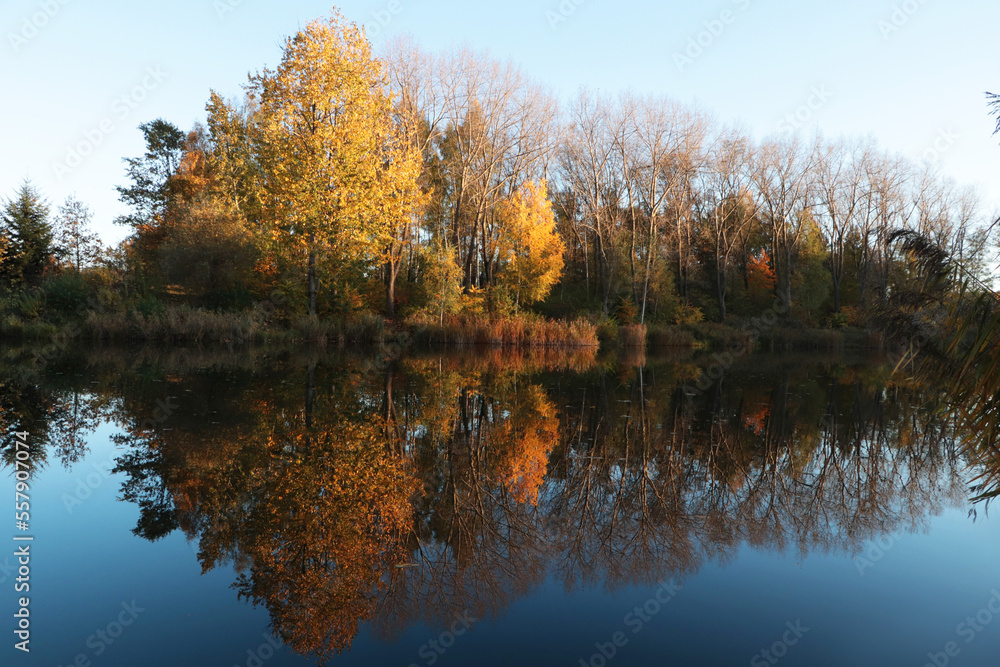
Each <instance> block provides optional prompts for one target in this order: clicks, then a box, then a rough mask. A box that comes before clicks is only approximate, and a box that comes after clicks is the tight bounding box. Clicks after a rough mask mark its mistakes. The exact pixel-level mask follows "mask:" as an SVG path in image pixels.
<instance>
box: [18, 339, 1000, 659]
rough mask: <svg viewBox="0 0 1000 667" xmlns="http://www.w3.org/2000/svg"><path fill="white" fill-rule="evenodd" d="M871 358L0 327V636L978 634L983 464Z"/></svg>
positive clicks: (176, 644)
mask: <svg viewBox="0 0 1000 667" xmlns="http://www.w3.org/2000/svg"><path fill="white" fill-rule="evenodd" d="M50 356H52V355H50ZM893 366H894V362H893V360H891V359H887V358H885V357H883V356H879V355H868V354H862V353H851V352H842V353H811V354H805V353H797V354H760V355H752V356H747V357H743V358H729V357H718V356H713V355H711V354H705V355H701V356H692V355H690V354H680V353H677V354H673V355H662V356H661V355H657V356H654V355H650V356H648V357H646V356H644V355H642V354H633V355H625V356H623V357H618V356H614V355H610V356H608V355H604V356H596V355H595V354H593V353H592V352H587V351H581V352H574V353H570V354H560V353H556V352H536V353H531V354H527V353H513V352H504V353H502V352H499V351H479V352H477V351H472V350H467V351H464V352H456V351H451V352H427V351H425V352H407V353H405V354H404V353H401V352H400V351H399V350H379V351H370V352H367V353H364V354H357V355H350V354H346V353H340V352H325V351H287V350H286V351H261V350H244V351H231V350H219V351H204V350H187V351H185V350H175V351H164V350H131V351H125V350H118V349H102V348H83V349H69V350H66V351H65V352H64V353H62V354H60V355H58V356H55V357H53V358H51V359H50V358H48V357H46V356H38V355H37V354H36V353H35V352H32V351H31V350H15V349H8V350H6V351H5V353H4V358H3V360H2V361H0V379H2V386H0V423H2V424H3V427H4V434H3V438H4V440H3V460H4V466H5V474H4V475H3V481H2V483H0V486H2V493H0V497H2V498H5V499H6V500H5V501H4V502H5V503H11V505H13V501H14V496H15V482H16V475H17V470H18V458H19V457H20V459H21V461H22V463H21V469H24V470H27V471H28V476H29V481H28V484H29V487H30V488H29V490H28V491H27V495H28V496H29V497H30V526H29V527H28V529H27V530H24V531H20V530H18V529H17V528H16V526H15V521H14V516H13V514H14V508H13V507H11V506H8V509H5V510H4V512H3V516H6V517H7V519H6V526H5V528H4V530H3V531H2V533H3V535H5V536H4V537H3V539H4V540H5V541H6V542H7V543H8V547H7V548H5V549H4V550H3V552H2V553H3V555H0V590H2V591H3V595H2V596H0V605H2V608H3V612H4V614H5V618H7V619H8V620H7V621H6V622H5V623H6V626H7V627H8V631H7V632H6V633H5V636H6V637H7V642H6V645H5V646H4V647H3V649H2V655H3V656H4V658H3V664H5V665H20V664H28V665H60V666H68V665H80V666H83V667H86V666H87V665H111V666H119V665H120V666H131V665H144V666H152V667H156V666H160V665H162V666H165V667H166V666H169V667H176V666H177V665H192V666H200V665H208V666H214V665H218V666H220V667H231V666H246V667H254V666H256V667H261V666H262V665H267V666H268V667H271V666H274V667H277V666H279V665H310V664H317V663H319V664H330V665H345V666H349V665H399V666H400V667H412V666H414V665H416V666H422V665H428V666H429V665H438V666H449V665H477V666H480V665H481V666H492V665H497V666H499V665H504V666H507V665H566V666H567V667H572V666H579V665H583V666H584V667H586V666H588V665H590V666H592V667H604V666H605V665H614V666H616V667H617V666H619V665H620V666H626V665H678V666H690V665H752V666H758V665H774V664H779V663H780V664H782V665H788V666H793V665H810V666H817V665H837V666H843V665H852V666H862V665H873V666H876V665H877V666H886V665H914V666H915V667H920V666H921V665H935V666H937V667H941V666H943V665H946V664H948V665H968V666H978V665H996V664H998V663H997V661H998V657H997V656H1000V566H998V563H1000V561H998V558H997V554H998V553H1000V524H998V523H997V522H996V521H995V520H993V518H992V517H991V516H990V514H989V511H988V510H989V508H988V506H986V505H985V504H983V503H978V502H973V501H971V500H970V498H972V496H973V495H975V494H974V493H973V490H972V485H973V484H974V481H975V479H976V478H977V477H978V476H979V475H980V474H981V472H982V470H981V469H980V468H979V466H978V465H976V464H975V463H974V462H972V461H971V460H969V458H968V456H967V455H966V454H965V453H964V452H965V450H964V449H963V447H962V442H963V438H964V437H966V436H965V435H964V434H963V433H962V430H961V427H960V426H959V421H958V419H957V418H956V416H955V415H953V414H952V413H950V412H949V411H948V410H943V409H941V408H939V407H934V406H935V405H936V402H935V401H934V398H935V397H936V395H937V393H938V391H937V388H936V387H935V386H933V383H932V382H927V381H922V380H920V379H917V378H916V377H911V376H910V375H908V374H907V373H906V372H905V371H903V372H897V373H896V374H893ZM18 434H20V435H18ZM21 441H23V442H24V443H25V444H20V445H19V444H18V443H19V442H21ZM26 536H30V537H32V538H33V540H32V541H30V542H27V541H24V540H22V541H14V540H13V539H12V538H14V537H26ZM24 544H30V553H31V557H30V576H29V581H28V582H27V583H28V584H29V585H30V605H29V607H28V608H29V609H30V649H31V650H30V654H24V653H23V652H21V651H18V650H15V648H14V644H15V643H16V642H17V641H18V638H17V637H16V635H14V634H12V631H13V630H14V629H16V623H17V622H18V621H17V619H13V620H12V617H13V615H14V614H15V612H17V610H18V609H19V601H18V598H19V597H21V596H22V595H29V593H16V592H15V585H17V578H18V571H17V568H18V563H17V557H16V556H15V555H14V554H15V549H16V548H18V547H19V546H21V545H24Z"/></svg>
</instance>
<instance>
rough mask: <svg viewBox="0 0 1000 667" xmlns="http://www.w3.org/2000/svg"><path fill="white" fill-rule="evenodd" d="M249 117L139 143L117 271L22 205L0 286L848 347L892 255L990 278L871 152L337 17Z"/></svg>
mask: <svg viewBox="0 0 1000 667" xmlns="http://www.w3.org/2000/svg"><path fill="white" fill-rule="evenodd" d="M244 93H245V94H244V96H243V97H242V98H241V99H236V100H226V99H224V98H223V97H222V96H220V95H219V94H217V93H215V92H213V93H212V95H211V98H210V100H209V102H208V104H207V107H206V112H207V115H206V120H205V123H203V124H201V123H199V124H198V125H196V126H195V127H194V128H193V129H191V130H190V131H188V132H185V131H182V130H181V129H179V128H178V127H177V126H175V125H174V124H172V123H170V122H169V121H166V120H163V119H158V120H155V121H153V122H150V123H146V124H144V125H142V126H141V127H140V129H141V131H142V132H143V135H144V138H145V143H146V152H145V153H144V155H142V156H138V157H135V158H129V159H126V161H125V162H126V175H127V177H128V183H127V184H126V185H123V186H120V187H119V188H118V190H119V193H120V197H121V200H122V202H124V203H125V204H127V205H128V207H129V212H128V213H127V214H126V215H123V216H121V217H119V218H118V219H117V220H116V222H118V223H120V224H122V225H125V226H126V227H127V228H128V229H129V231H130V234H129V236H128V238H127V239H126V240H125V241H123V242H122V244H120V246H119V247H117V248H115V249H114V250H104V251H102V252H98V251H97V245H96V244H95V241H94V238H93V236H92V234H91V233H90V232H89V231H87V224H88V223H89V216H88V215H87V213H86V209H85V207H84V206H83V205H82V204H80V203H79V202H76V201H75V200H74V201H73V202H68V203H67V205H66V207H64V210H63V211H62V212H61V214H60V216H59V218H58V223H57V225H56V227H58V230H59V232H58V233H59V239H60V240H59V241H58V242H57V241H56V236H55V232H54V231H53V226H52V225H51V224H50V223H49V222H48V220H47V215H48V211H47V208H46V206H45V204H44V202H42V200H41V197H40V196H39V195H38V193H37V192H35V191H34V190H33V189H32V188H31V187H30V185H27V184H26V185H25V186H24V187H23V188H22V189H21V191H19V192H18V194H17V195H16V196H15V198H14V199H12V200H11V201H9V202H8V203H7V204H6V206H5V208H4V216H3V225H2V234H0V243H2V247H3V248H4V254H3V265H2V267H3V275H4V277H5V278H6V284H7V285H8V286H9V287H11V288H15V289H16V288H17V287H18V286H23V285H26V284H31V285H37V284H38V283H39V282H40V281H41V280H42V278H43V277H45V276H50V277H52V278H53V279H56V278H59V279H60V280H62V281H63V282H66V281H67V280H70V279H67V278H66V277H65V276H63V277H61V278H60V274H62V273H65V272H64V271H63V269H65V268H72V269H74V272H75V273H76V274H78V275H77V276H75V277H74V278H72V280H75V281H76V282H74V283H73V289H75V290H76V292H73V293H76V294H84V293H85V294H87V295H88V296H89V298H90V302H91V303H94V302H96V303H100V304H102V306H101V307H106V308H108V309H112V310H114V309H118V310H122V309H125V310H128V309H136V308H137V309H138V310H139V311H143V312H145V311H149V310H157V309H163V308H169V307H177V306H185V307H193V308H205V309H212V310H219V311H227V312H228V311H244V312H246V311H254V310H259V309H260V308H261V304H262V303H265V302H266V303H268V304H269V305H270V306H271V310H272V311H273V310H275V308H274V306H275V305H276V306H277V308H276V310H277V311H278V313H279V315H280V316H282V317H286V318H294V317H301V316H320V317H326V318H339V319H351V318H357V317H363V316H369V317H371V316H372V315H373V314H380V315H384V316H386V317H388V318H390V319H397V318H407V319H410V320H416V321H433V322H437V323H438V324H439V325H445V324H446V322H452V321H455V320H456V318H466V317H488V318H493V317H506V316H512V315H519V314H520V315H526V314H541V315H545V316H549V317H556V318H565V317H577V316H586V317H589V318H590V319H591V320H592V321H594V322H598V321H602V320H607V319H609V318H613V320H615V321H617V322H618V323H620V324H647V323H648V324H654V325H655V324H664V325H672V324H693V323H697V322H700V321H702V320H713V321H718V322H723V323H727V322H728V323H733V324H736V325H739V324H740V323H741V319H742V318H748V317H751V316H753V315H756V314H758V313H760V312H761V311H762V310H764V309H766V308H768V307H769V306H770V305H771V304H772V303H774V301H775V299H780V300H781V301H782V302H783V303H784V304H785V306H786V307H785V309H784V310H783V312H787V313H789V315H788V316H789V317H790V319H791V320H792V321H793V322H795V323H798V324H802V325H806V326H830V325H832V326H845V325H854V324H857V325H863V324H864V320H865V315H864V313H865V311H866V308H867V307H868V306H884V305H885V303H886V302H887V301H888V300H889V299H890V297H891V295H892V293H893V289H894V286H895V285H896V284H898V283H899V282H900V281H906V280H909V279H911V278H912V277H913V276H912V274H913V271H914V269H913V267H912V266H911V265H910V262H909V261H908V258H907V254H906V252H905V251H904V250H902V249H900V248H899V247H897V246H896V244H894V243H893V240H894V239H895V238H896V235H895V234H896V232H899V231H903V230H909V231H914V232H917V233H919V234H921V235H923V236H924V237H926V238H927V239H929V240H931V241H932V242H934V243H936V244H938V245H940V246H941V248H942V249H944V250H945V251H946V252H947V253H949V254H950V255H951V256H952V257H954V258H955V259H956V260H958V262H959V263H960V264H961V265H962V266H963V267H964V270H965V271H966V272H967V273H968V274H969V275H972V276H974V277H976V278H978V279H982V280H986V279H987V277H988V273H989V271H988V268H989V267H988V265H987V264H988V260H989V259H990V258H991V255H990V251H991V250H993V246H994V241H993V238H992V235H991V231H992V227H991V226H989V225H988V224H987V223H988V222H989V219H990V218H988V217H987V216H986V215H985V213H986V212H985V210H984V207H983V205H982V202H981V199H980V196H979V194H978V193H977V192H976V191H975V190H974V189H973V188H968V187H962V186H960V185H958V184H957V183H955V182H954V181H953V180H951V179H948V178H945V177H943V176H942V175H941V174H940V173H939V171H938V170H937V169H936V168H935V167H934V166H933V165H931V164H917V163H914V162H912V161H909V160H907V159H905V158H904V157H902V156H900V155H897V154H894V153H892V152H890V151H888V150H886V149H884V148H882V147H880V146H879V145H878V143H877V142H876V141H875V140H873V139H870V138H840V139H834V140H830V139H827V138H825V137H823V136H821V135H815V136H813V137H811V138H808V139H806V138H803V137H801V136H795V135H790V134H782V135H776V136H771V137H767V138H764V139H762V140H757V139H755V138H754V137H752V136H751V135H750V134H749V133H748V132H747V131H745V130H743V129H741V128H739V127H736V126H729V125H725V124H723V123H720V122H719V121H717V120H716V119H714V118H713V117H712V116H711V115H709V114H707V113H705V112H704V111H702V110H700V109H698V108H695V107H692V106H690V105H686V104H682V103H680V102H678V101H676V100H674V99H672V98H669V97H666V96H654V95H639V94H634V93H623V94H620V95H610V94H606V93H597V92H593V91H588V90H581V91H580V92H579V94H578V95H577V96H576V97H575V99H573V100H572V101H571V102H570V103H569V104H566V105H560V104H559V103H558V101H557V99H556V96H555V95H554V94H553V92H552V91H550V90H549V89H547V88H546V87H545V86H543V85H542V84H540V83H539V82H537V81H535V80H534V79H532V78H531V77H530V76H529V75H528V74H527V73H526V72H525V71H524V70H523V69H522V68H521V67H519V66H517V65H516V64H513V63H511V62H509V61H504V60H501V59H498V58H495V57H493V56H491V55H490V54H488V53H481V52H476V51H473V50H470V49H456V50H453V51H449V52H445V53H430V52H428V51H425V50H423V49H422V48H421V47H419V46H418V45H417V44H415V43H414V42H413V41H412V40H409V39H398V40H396V41H393V42H391V43H389V44H388V45H387V46H386V47H385V48H384V49H383V50H382V51H381V52H380V53H377V54H376V53H374V52H373V50H372V47H371V45H370V44H369V42H368V41H367V39H366V37H365V34H364V32H363V30H362V29H361V28H359V27H358V26H357V25H355V24H354V23H352V22H350V21H348V20H346V19H344V18H343V17H342V16H340V15H339V14H338V13H336V12H334V14H333V15H332V16H331V17H329V18H328V19H324V20H317V21H314V22H312V23H310V24H308V25H307V26H306V27H305V28H303V29H302V30H301V31H300V32H299V33H297V34H296V35H294V36H292V37H289V38H288V39H287V40H286V42H285V44H284V47H283V53H282V58H281V61H280V63H279V64H278V65H277V67H275V68H274V69H264V70H261V71H259V72H257V73H254V74H252V75H251V76H250V77H249V79H248V82H247V83H246V85H245V86H244ZM71 204H72V207H71ZM67 207H71V208H72V210H70V208H67ZM73 221H76V222H73ZM74 225H75V226H74ZM68 230H75V231H68ZM81 271H83V273H84V274H86V275H82V276H81V275H79V274H80V273H81ZM69 291H71V292H72V291H73V290H69ZM276 295H277V296H276Z"/></svg>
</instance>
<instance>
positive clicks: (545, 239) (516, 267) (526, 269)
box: [497, 181, 565, 305]
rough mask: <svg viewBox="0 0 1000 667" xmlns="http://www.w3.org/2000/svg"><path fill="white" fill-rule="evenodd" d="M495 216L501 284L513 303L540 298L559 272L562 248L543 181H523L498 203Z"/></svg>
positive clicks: (553, 282) (532, 301)
mask: <svg viewBox="0 0 1000 667" xmlns="http://www.w3.org/2000/svg"><path fill="white" fill-rule="evenodd" d="M497 217H498V219H499V220H500V221H501V222H500V229H501V234H500V238H501V239H502V242H501V244H500V246H499V248H498V252H497V259H498V265H499V268H498V269H497V272H498V273H499V280H500V282H501V284H503V285H505V286H507V287H508V288H509V289H510V290H511V291H512V292H513V295H514V300H515V303H517V304H523V305H527V304H531V303H534V302H536V301H541V300H543V299H544V298H545V297H546V296H548V294H549V292H550V291H551V290H552V287H553V285H555V284H556V282H558V280H559V278H560V276H561V275H562V270H563V251H564V250H565V246H564V244H563V242H562V239H561V238H560V236H559V232H558V230H557V229H556V220H555V215H554V214H553V212H552V204H551V202H549V200H548V191H547V188H546V184H545V182H544V181H542V182H541V183H537V184H536V183H533V182H529V183H526V184H525V185H524V187H523V188H522V189H521V191H520V192H518V193H516V194H515V195H514V196H513V197H511V198H510V199H509V200H507V201H505V202H503V203H502V204H501V206H500V212H499V214H498V216H497Z"/></svg>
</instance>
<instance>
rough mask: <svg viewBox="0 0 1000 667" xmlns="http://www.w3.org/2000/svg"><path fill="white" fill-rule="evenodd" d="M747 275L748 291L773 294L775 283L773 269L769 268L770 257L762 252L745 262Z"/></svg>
mask: <svg viewBox="0 0 1000 667" xmlns="http://www.w3.org/2000/svg"><path fill="white" fill-rule="evenodd" d="M747 273H748V274H749V277H750V289H751V290H754V291H757V292H773V291H774V286H775V284H776V283H777V277H776V276H775V274H774V269H773V268H771V257H770V255H768V254H767V251H766V250H762V251H761V252H760V254H759V255H757V256H756V257H751V258H750V259H749V260H747Z"/></svg>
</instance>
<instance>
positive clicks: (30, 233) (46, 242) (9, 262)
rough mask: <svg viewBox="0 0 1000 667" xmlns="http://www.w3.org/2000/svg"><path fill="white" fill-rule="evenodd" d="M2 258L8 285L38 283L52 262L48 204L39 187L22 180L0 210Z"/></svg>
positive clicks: (51, 238) (51, 237) (3, 272)
mask: <svg viewBox="0 0 1000 667" xmlns="http://www.w3.org/2000/svg"><path fill="white" fill-rule="evenodd" d="M0 236H2V241H3V243H2V244H0V245H2V247H0V250H3V261H2V264H0V273H2V277H3V279H4V281H5V282H6V283H7V284H8V285H9V286H16V285H21V284H27V285H34V286H37V285H38V284H39V283H40V282H41V280H42V275H43V273H44V272H45V270H46V268H48V267H49V265H50V264H51V262H52V259H53V254H54V247H53V231H52V225H51V224H50V222H49V207H48V205H47V204H46V203H45V201H44V200H43V199H42V196H41V195H40V194H39V193H38V190H37V189H36V188H35V187H34V186H33V185H32V184H31V183H30V182H28V181H25V182H24V183H23V184H22V185H21V187H20V188H18V190H17V193H16V194H15V196H14V197H13V198H12V199H9V200H7V201H6V202H5V203H4V206H3V210H2V212H0Z"/></svg>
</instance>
